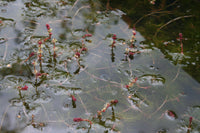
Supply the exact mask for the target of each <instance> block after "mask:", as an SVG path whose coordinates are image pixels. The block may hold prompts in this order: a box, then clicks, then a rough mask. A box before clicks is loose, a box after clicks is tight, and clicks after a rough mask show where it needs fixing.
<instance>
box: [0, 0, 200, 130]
mask: <svg viewBox="0 0 200 133" xmlns="http://www.w3.org/2000/svg"><path fill="white" fill-rule="evenodd" d="M107 2H109V1H106V6H105V7H104V5H103V4H104V3H100V2H99V1H92V0H91V1H81V0H80V1H79V0H77V1H75V0H72V1H60V0H54V1H49V0H46V1H43V2H39V1H32V2H30V1H20V0H16V1H1V2H0V12H1V15H0V51H1V52H0V98H1V100H0V104H1V109H0V114H1V115H0V130H1V132H3V133H4V132H5V133H6V132H16V133H27V132H34V133H41V132H48V133H54V132H60V133H62V132H63V133H64V132H71V133H73V132H97V133H101V132H123V133H132V132H135V133H140V132H144V133H158V132H159V133H165V132H177V133H181V132H199V131H200V130H199V128H200V127H199V125H200V122H199V121H200V118H199V117H198V116H199V113H200V110H199V100H200V98H199V94H200V91H199V88H200V85H199V83H198V82H197V81H195V80H194V79H193V78H192V77H190V75H188V74H187V73H186V72H185V71H184V70H183V69H182V67H184V65H185V63H186V64H187V63H188V62H187V61H188V60H189V59H193V57H192V56H191V55H190V52H191V51H192V50H191V51H190V50H189V51H188V52H187V50H188V49H187V45H186V42H185V40H183V45H184V54H181V53H179V52H177V51H178V50H177V49H178V48H177V46H176V47H173V46H175V41H168V43H167V45H168V46H167V47H166V46H165V47H166V49H165V50H163V49H162V48H163V47H159V46H158V45H159V43H160V41H165V42H166V40H165V38H162V37H161V38H156V39H157V41H155V40H150V39H149V38H150V37H151V36H147V34H146V33H145V32H144V29H145V31H146V32H147V33H148V32H150V31H149V29H148V28H149V27H146V26H145V27H142V26H140V23H141V24H142V22H143V23H145V22H146V23H148V22H147V21H145V17H144V18H142V19H141V20H140V19H139V18H140V17H141V16H140V15H141V14H143V15H144V14H145V10H152V11H154V10H155V9H160V8H161V9H162V11H163V10H164V9H165V6H169V4H170V3H171V4H172V5H174V4H176V1H175V2H174V3H173V2H172V1H169V3H168V2H167V3H164V2H163V3H157V2H156V4H155V5H150V4H149V1H146V2H144V3H143V2H141V1H139V2H138V3H135V4H138V8H139V7H140V6H141V5H144V7H145V10H142V11H141V9H140V11H141V12H140V13H139V14H137V16H136V17H137V19H138V20H140V21H138V22H137V25H136V24H135V26H136V27H135V28H136V29H135V28H132V26H129V25H127V23H128V22H125V21H124V20H127V18H126V19H125V18H124V16H125V14H126V12H123V11H121V10H119V9H113V8H112V6H114V5H115V4H116V3H118V4H120V3H121V2H116V3H115V2H113V1H112V2H111V1H110V3H107ZM129 2H130V3H131V1H129ZM121 4H123V3H121ZM135 4H133V5H135ZM184 4H185V3H184ZM172 5H171V6H172ZM115 6H117V5H115ZM151 6H153V7H151ZM171 6H169V7H170V8H173V10H174V6H172V7H171ZM144 7H143V8H144ZM140 8H141V7H140ZM166 8H167V7H166ZM167 9H168V8H167ZM181 9H182V8H181ZM133 11H135V10H133ZM159 11H160V10H158V12H159ZM163 12H164V11H163ZM159 13H160V12H159ZM159 13H158V14H159ZM161 13H162V12H161ZM194 13H195V12H194ZM153 14H154V15H155V16H156V14H157V13H156V12H155V13H153ZM128 15H129V14H128ZM150 16H151V14H150V15H147V16H146V17H150ZM157 17H161V16H159V15H158V16H157ZM133 21H134V19H133ZM152 21H153V20H152ZM155 22H156V21H155ZM160 23H162V22H160ZM46 24H49V25H46ZM137 29H138V31H137ZM161 29H162V28H161ZM161 29H160V30H159V31H158V34H157V36H158V37H159V35H160V36H162V34H165V33H164V32H163V31H162V30H161ZM139 31H140V32H139ZM141 33H142V34H143V35H144V36H145V38H144V37H143V36H142V35H141ZM51 34H52V35H51ZM173 34H174V33H173ZM185 34H186V33H184V34H183V36H184V35H185ZM170 37H171V36H170ZM54 38H55V39H56V40H57V41H56V40H55V39H54ZM179 39H180V38H179ZM188 41H190V39H189V40H188ZM191 42H193V41H192V40H191ZM177 43H179V44H180V41H179V42H178V41H177ZM165 44H166V43H165ZM185 45H186V46H185ZM169 55H170V56H172V57H173V58H168V57H167V56H169ZM166 57H167V58H166ZM169 59H170V60H169ZM193 62H194V63H192V64H193V65H194V66H196V67H198V62H197V60H195V61H193ZM188 64H190V61H189V63H188ZM188 66H190V65H186V67H187V68H189V67H188ZM74 118H77V119H75V120H76V121H74ZM77 120H79V121H77ZM90 122H92V125H91V126H90ZM144 126H145V128H144Z"/></svg>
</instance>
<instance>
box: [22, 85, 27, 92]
mask: <svg viewBox="0 0 200 133" xmlns="http://www.w3.org/2000/svg"><path fill="white" fill-rule="evenodd" d="M27 89H28V86H26V85H25V86H24V87H21V88H20V90H23V91H26V90H27Z"/></svg>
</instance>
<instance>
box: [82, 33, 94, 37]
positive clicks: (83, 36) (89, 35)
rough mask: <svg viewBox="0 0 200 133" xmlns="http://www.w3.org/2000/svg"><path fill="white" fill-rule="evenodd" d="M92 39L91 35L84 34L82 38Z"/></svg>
mask: <svg viewBox="0 0 200 133" xmlns="http://www.w3.org/2000/svg"><path fill="white" fill-rule="evenodd" d="M86 37H92V34H85V35H84V36H83V37H82V38H86Z"/></svg>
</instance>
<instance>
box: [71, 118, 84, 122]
mask: <svg viewBox="0 0 200 133" xmlns="http://www.w3.org/2000/svg"><path fill="white" fill-rule="evenodd" d="M73 121H74V122H81V121H83V119H82V118H74V119H73Z"/></svg>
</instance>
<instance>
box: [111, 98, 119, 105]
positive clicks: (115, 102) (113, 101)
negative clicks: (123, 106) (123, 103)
mask: <svg viewBox="0 0 200 133" xmlns="http://www.w3.org/2000/svg"><path fill="white" fill-rule="evenodd" d="M110 103H111V104H117V103H118V100H117V99H115V100H112V101H110Z"/></svg>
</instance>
